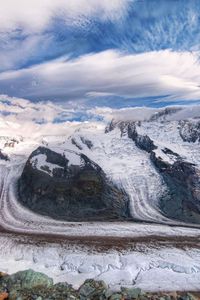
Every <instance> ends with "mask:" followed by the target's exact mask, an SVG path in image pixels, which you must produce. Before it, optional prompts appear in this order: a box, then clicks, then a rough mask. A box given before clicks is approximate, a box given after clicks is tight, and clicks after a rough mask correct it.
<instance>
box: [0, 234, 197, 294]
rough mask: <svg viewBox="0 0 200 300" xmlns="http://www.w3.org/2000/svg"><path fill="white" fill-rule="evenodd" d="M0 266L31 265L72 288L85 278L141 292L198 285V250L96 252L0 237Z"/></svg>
mask: <svg viewBox="0 0 200 300" xmlns="http://www.w3.org/2000/svg"><path fill="white" fill-rule="evenodd" d="M0 245H1V247H0V253H1V255H0V267H1V270H2V271H4V272H8V273H13V272H16V271H19V270H24V269H27V268H32V269H34V270H36V271H40V272H44V273H45V274H47V275H48V276H50V277H52V278H53V279H54V282H60V281H66V282H68V283H70V284H72V285H73V286H74V287H75V288H78V287H79V286H80V285H81V284H82V283H83V282H84V280H85V279H88V278H94V279H96V280H104V281H105V282H106V283H107V284H108V285H109V286H110V287H111V288H112V289H114V290H118V289H120V286H128V287H132V286H135V287H141V288H142V289H144V290H147V291H158V290H169V291H171V290H177V289H178V290H198V289H199V281H200V250H199V249H186V250H181V249H175V248H173V247H172V248H170V247H165V248H160V249H156V248H153V247H148V245H146V246H145V251H141V249H140V247H139V246H138V248H136V249H135V250H134V251H131V250H128V249H127V250H126V251H121V252H120V251H116V250H109V251H107V252H101V253H99V252H96V251H94V249H93V250H92V251H91V249H90V248H87V247H85V248H83V247H78V246H76V247H75V246H73V245H71V246H70V247H69V245H68V244H65V242H64V241H63V243H62V245H61V244H57V243H48V244H45V243H43V244H42V245H36V244H28V243H27V241H26V239H21V240H20V239H19V238H17V237H12V239H11V238H10V237H9V236H7V235H3V236H1V237H0Z"/></svg>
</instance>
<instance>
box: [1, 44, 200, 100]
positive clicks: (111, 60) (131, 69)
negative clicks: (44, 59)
mask: <svg viewBox="0 0 200 300" xmlns="http://www.w3.org/2000/svg"><path fill="white" fill-rule="evenodd" d="M199 82H200V64H199V61H198V53H188V52H184V53H179V52H172V51H169V50H165V51H159V52H156V51H154V52H148V53H143V54H138V55H122V54H120V53H119V52H116V51H113V50H112V51H111V50H110V51H104V52H101V53H97V54H92V55H85V56H82V57H80V58H78V59H75V60H66V59H65V58H62V59H60V60H55V61H52V62H48V63H45V64H42V65H41V64H40V65H37V66H34V67H32V68H28V69H23V70H19V71H11V72H3V73H1V74H0V86H1V91H2V92H3V93H5V94H6V93H8V94H9V95H15V96H17V97H24V96H25V97H27V98H32V99H42V100H47V99H49V100H52V101H61V102H62V101H65V102H67V101H68V102H69V101H70V100H74V99H76V101H77V103H82V100H83V99H84V101H85V103H87V104H88V105H90V103H89V102H90V101H93V98H96V97H98V98H99V101H101V98H105V97H108V99H109V97H111V96H115V97H117V96H118V97H122V98H124V99H127V98H132V99H137V98H142V97H158V96H159V97H160V101H168V102H169V101H171V102H173V101H176V100H183V101H184V100H199V99H200V86H199ZM84 101H83V102H84ZM99 104H100V105H101V103H100V102H99ZM133 105H134V101H133Z"/></svg>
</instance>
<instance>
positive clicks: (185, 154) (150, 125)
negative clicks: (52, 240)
mask: <svg viewBox="0 0 200 300" xmlns="http://www.w3.org/2000/svg"><path fill="white" fill-rule="evenodd" d="M184 111H185V108H184ZM184 115H185V112H184ZM122 122H124V121H122V120H119V121H118V120H115V121H113V124H112V128H110V129H109V130H107V133H105V128H106V124H105V123H103V122H93V123H92V122H91V123H90V122H88V123H87V122H85V123H82V124H71V125H69V126H66V127H65V128H62V134H60V135H59V134H55V133H54V131H52V134H50V133H51V132H50V131H49V132H48V134H47V132H45V131H41V135H39V134H38V133H37V134H32V135H30V134H29V135H25V134H23V132H24V129H23V132H22V131H20V130H18V131H17V129H16V131H14V130H13V128H17V125H16V126H15V125H13V124H6V126H2V127H0V136H1V138H0V150H1V151H2V153H3V154H5V155H7V156H8V158H9V160H3V159H1V160H0V190H1V198H0V226H1V227H4V228H5V229H6V230H9V231H11V232H12V233H21V234H26V233H28V234H38V233H40V234H42V235H52V234H53V235H58V236H62V237H63V239H65V238H67V237H71V236H74V237H79V236H81V237H84V236H85V237H86V236H90V237H95V238H96V237H105V236H107V237H128V238H134V239H137V238H141V237H144V238H147V240H148V237H152V236H154V237H164V238H165V239H169V240H170V239H172V240H173V241H174V240H176V239H178V238H179V237H180V238H184V239H185V240H186V241H187V239H190V240H198V239H199V229H198V228H199V225H198V224H195V225H194V224H190V223H188V222H182V221H178V220H174V219H171V218H169V217H166V216H165V215H164V214H163V212H162V210H161V209H160V206H159V199H160V197H163V195H166V194H167V193H168V189H169V187H168V185H167V184H166V182H165V180H164V179H163V176H162V174H161V173H160V172H159V170H158V169H157V168H156V167H155V165H154V163H153V161H152V159H151V155H152V153H154V154H155V156H156V157H157V158H159V159H160V160H161V161H163V162H165V163H167V164H168V165H171V166H173V165H174V163H176V161H177V157H179V158H181V160H183V161H184V162H189V163H193V164H195V168H197V169H199V168H200V154H199V153H200V152H199V139H198V138H197V139H196V140H195V141H194V142H193V141H188V140H189V139H190V137H191V135H192V136H193V134H194V129H195V136H197V137H198V134H199V133H198V122H199V119H198V118H197V116H195V119H192V118H191V116H190V119H187V122H190V123H192V124H194V126H192V130H191V126H188V125H187V126H185V123H181V122H183V117H180V110H178V111H175V112H172V113H168V112H167V113H166V112H164V113H163V114H161V115H155V114H154V115H153V116H151V115H150V116H148V118H147V119H145V120H141V121H138V120H137V121H135V118H134V116H133V119H132V120H125V122H124V123H122ZM128 125H131V126H135V128H136V131H137V134H138V136H139V140H138V141H134V140H133V139H132V138H130V134H129V132H128V130H127V128H128ZM52 126H54V125H52ZM181 126H184V130H182V127H181ZM183 131H184V137H186V139H187V140H185V138H184V139H183V137H182V136H181V134H180V132H181V133H183ZM145 136H148V138H149V139H150V140H151V141H152V143H153V145H154V146H155V148H154V149H153V150H152V151H151V152H148V151H147V150H148V149H147V150H144V149H142V147H141V146H142V145H141V143H143V142H144V141H145V142H146V141H148V139H146V140H145V139H143V137H145ZM39 146H45V147H47V148H49V149H51V150H53V151H55V152H57V153H60V154H62V155H65V157H66V158H67V159H68V160H69V163H70V164H72V165H79V164H80V163H81V161H80V159H79V157H80V156H79V155H78V154H85V155H86V156H87V157H89V158H90V159H91V160H92V161H94V162H95V163H96V164H98V165H99V166H100V167H101V168H102V169H103V171H104V172H105V174H106V175H107V177H108V178H109V180H111V181H112V182H113V183H115V184H116V185H117V186H119V187H120V188H123V189H124V190H125V191H126V192H127V194H128V195H129V198H130V212H131V216H132V218H133V220H139V221H143V222H144V223H136V222H134V221H132V222H131V221H130V222H124V223H123V222H117V223H109V222H104V223H100V222H98V223H95V222H94V223H91V222H90V223H87V222H85V223H80V222H78V223H70V222H63V221H57V220H53V219H51V218H49V217H45V216H42V215H37V214H35V213H33V212H31V211H30V210H28V209H27V208H25V207H23V206H22V205H21V204H19V202H18V201H17V194H16V184H17V181H18V179H19V177H20V176H21V174H22V171H23V168H24V166H25V164H26V162H27V159H28V157H29V156H30V154H31V153H32V152H33V151H34V150H35V149H37V148H38V147H39ZM166 149H168V151H166ZM169 150H170V151H171V152H170V151H169ZM76 153H77V155H76ZM32 164H33V165H34V166H35V168H37V169H39V170H41V171H44V172H46V170H47V169H45V168H44V167H45V166H47V167H48V174H49V175H50V176H52V174H53V170H54V168H55V167H56V168H57V165H56V164H55V165H54V164H49V163H48V161H47V158H46V157H45V155H43V156H38V157H34V159H33V161H32ZM147 222H149V223H147ZM171 225H176V226H174V227H173V226H171ZM44 238H45V236H44ZM27 239H28V240H26V243H24V240H23V238H18V240H17V241H16V240H15V239H13V236H12V237H10V236H9V235H8V236H7V235H6V237H2V242H1V244H2V245H4V246H3V247H1V248H0V254H1V255H0V256H1V257H2V259H0V269H2V270H5V271H9V272H13V271H15V270H19V269H25V268H27V267H33V268H35V269H37V270H38V269H39V270H41V271H43V272H46V273H48V274H49V275H50V276H53V277H54V278H55V280H56V281H61V280H66V281H68V282H71V283H73V284H75V283H76V284H77V285H79V284H80V283H81V282H82V281H83V280H84V279H85V278H88V277H93V278H96V279H104V280H105V281H106V282H108V283H110V284H111V283H112V284H113V285H114V287H115V288H118V287H119V286H120V285H133V284H135V283H136V285H137V286H140V287H142V288H144V289H148V290H150V289H151V290H158V289H161V290H162V289H164V288H166V289H183V288H185V289H189V288H190V289H194V290H195V289H197V288H198V283H199V280H200V277H199V274H200V273H199V270H200V260H199V250H198V249H191V248H188V249H184V250H180V249H179V250H178V249H176V248H175V245H174V246H173V245H170V246H167V248H165V247H163V248H162V249H152V248H151V245H143V246H142V248H139V249H138V251H135V250H134V251H131V250H130V251H126V253H122V252H118V251H115V252H113V251H110V252H109V253H108V252H107V253H96V254H92V255H91V254H88V251H89V250H90V249H89V250H88V249H85V248H84V252H83V248H81V249H78V250H77V252H76V251H75V250H74V249H73V248H67V249H63V248H62V247H61V246H59V245H50V244H45V245H42V246H41V245H38V246H35V245H32V244H29V238H27ZM25 244H26V246H25ZM172 244H173V242H172ZM141 249H142V252H141ZM44 258H45V259H44ZM5 261H6V265H5ZM86 261H87V264H86ZM61 266H62V268H61ZM124 278H127V280H125V281H124ZM152 278H153V279H154V280H153V281H154V284H153V285H152ZM111 281H112V282H111Z"/></svg>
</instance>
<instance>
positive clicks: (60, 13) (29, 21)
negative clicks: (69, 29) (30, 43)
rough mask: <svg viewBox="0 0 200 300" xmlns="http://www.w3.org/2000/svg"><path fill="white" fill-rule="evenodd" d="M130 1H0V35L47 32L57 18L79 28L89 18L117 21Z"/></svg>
mask: <svg viewBox="0 0 200 300" xmlns="http://www.w3.org/2000/svg"><path fill="white" fill-rule="evenodd" d="M128 2H129V0H109V1H107V0H95V1H93V0H56V1H52V0H45V1H44V0H34V1H32V2H31V3H30V1H27V0H15V1H13V0H7V1H3V0H1V3H0V15H1V19H0V31H10V30H13V29H16V28H17V29H19V28H22V29H23V30H25V31H27V32H29V31H31V32H33V31H34V32H35V31H38V30H44V29H45V28H46V27H47V26H48V25H49V23H50V21H52V19H53V18H55V17H62V18H63V19H65V21H66V22H74V24H75V25H80V24H81V23H84V22H85V19H86V18H87V17H90V16H95V17H96V18H101V19H103V20H106V19H107V18H108V19H118V18H119V17H120V15H121V14H122V13H123V10H124V9H125V7H126V4H127V3H128Z"/></svg>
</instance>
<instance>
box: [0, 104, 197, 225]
mask: <svg viewBox="0 0 200 300" xmlns="http://www.w3.org/2000/svg"><path fill="white" fill-rule="evenodd" d="M136 113H137V112H136ZM136 117H137V116H135V115H134V113H133V116H132V117H131V118H130V114H129V118H128V119H126V118H123V119H120V118H119V119H113V120H112V121H111V122H110V123H109V124H107V125H106V124H104V123H103V122H97V123H90V122H88V123H87V122H86V123H83V124H81V125H80V126H76V127H75V128H74V131H72V128H71V127H70V133H68V131H67V128H66V135H62V136H58V135H57V136H54V135H49V136H47V135H45V136H44V135H43V136H40V137H39V138H38V137H37V138H35V139H34V138H31V137H29V138H28V137H26V138H25V137H21V136H20V134H19V135H18V137H16V138H15V137H1V140H0V149H1V157H0V159H1V162H2V163H3V164H4V166H6V165H7V166H8V165H9V166H12V165H13V164H16V163H17V164H18V165H19V166H20V168H19V169H20V170H21V171H19V172H18V175H16V181H17V186H18V188H17V190H18V192H16V194H17V197H18V201H19V202H20V203H21V204H22V205H23V206H24V207H27V208H29V209H30V210H32V211H33V212H36V213H37V214H41V215H46V216H50V217H51V218H54V219H60V220H67V221H91V220H92V221H95V220H96V221H113V220H120V221H126V220H133V221H145V222H155V223H165V224H187V225H189V224H200V155H199V141H200V118H199V117H198V115H197V114H196V113H195V114H193V115H192V114H191V111H190V110H189V109H187V108H185V107H174V108H166V109H162V110H158V112H156V111H153V112H152V114H148V115H147V117H146V118H145V117H143V119H141V120H138V118H136ZM52 126H53V125H52ZM5 158H6V160H5ZM3 161H4V162H3ZM11 177H12V176H11Z"/></svg>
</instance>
